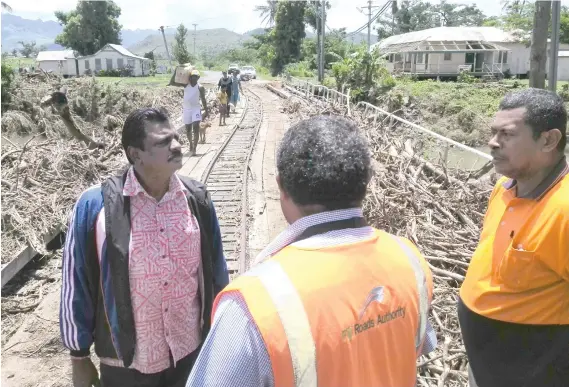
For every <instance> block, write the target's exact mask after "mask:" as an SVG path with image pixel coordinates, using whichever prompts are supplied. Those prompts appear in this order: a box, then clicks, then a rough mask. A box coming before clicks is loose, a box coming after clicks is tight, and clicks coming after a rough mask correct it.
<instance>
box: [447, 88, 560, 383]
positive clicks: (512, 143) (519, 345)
mask: <svg viewBox="0 0 569 387" xmlns="http://www.w3.org/2000/svg"><path fill="white" fill-rule="evenodd" d="M491 129H492V135H491V139H490V142H489V143H488V145H489V146H490V150H491V153H492V157H493V163H494V167H495V169H496V172H498V173H500V174H502V175H503V177H502V178H500V179H499V180H498V182H497V183H496V186H495V187H494V190H493V192H492V194H491V195H490V200H489V202H488V209H487V211H486V216H485V218H484V225H483V228H482V233H481V236H480V241H479V244H478V247H477V249H476V251H475V252H474V255H473V256H472V259H471V261H470V266H469V268H468V271H467V273H466V278H465V280H464V283H463V284H462V286H461V288H460V298H459V303H458V317H459V321H460V327H461V331H462V337H463V340H464V347H465V349H466V354H467V356H468V360H469V363H470V370H469V372H470V386H471V387H476V386H479V387H504V386H518V387H538V386H548V387H561V386H569V165H567V160H566V157H565V156H564V150H565V146H566V142H567V111H566V109H565V105H564V102H563V99H562V98H561V97H559V96H558V95H557V94H555V93H552V92H549V91H546V90H540V89H533V88H530V89H525V90H523V91H519V92H514V93H510V94H508V95H506V96H505V97H504V99H503V100H502V102H501V103H500V106H499V111H498V112H497V113H496V116H495V118H494V122H493V123H492V126H491Z"/></svg>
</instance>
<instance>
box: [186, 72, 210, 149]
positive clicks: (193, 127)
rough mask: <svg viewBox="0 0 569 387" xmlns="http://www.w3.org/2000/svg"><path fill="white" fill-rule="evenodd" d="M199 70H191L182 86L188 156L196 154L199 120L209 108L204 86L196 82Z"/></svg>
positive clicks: (205, 116)
mask: <svg viewBox="0 0 569 387" xmlns="http://www.w3.org/2000/svg"><path fill="white" fill-rule="evenodd" d="M199 78H200V72H199V71H198V70H192V72H191V73H190V82H189V83H188V85H187V86H186V87H185V88H184V104H183V119H184V125H185V126H186V134H187V135H188V141H189V142H190V156H195V155H196V149H197V147H198V141H199V135H200V122H201V121H202V119H205V118H207V116H208V115H209V110H208V107H207V101H206V99H205V88H204V87H203V86H202V85H201V84H199V83H198V80H199ZM200 100H201V103H202V105H203V107H204V114H203V117H202V111H201V107H200Z"/></svg>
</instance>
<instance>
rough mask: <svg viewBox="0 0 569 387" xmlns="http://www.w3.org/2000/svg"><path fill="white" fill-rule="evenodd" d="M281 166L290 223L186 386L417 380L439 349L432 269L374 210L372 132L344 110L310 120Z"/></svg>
mask: <svg viewBox="0 0 569 387" xmlns="http://www.w3.org/2000/svg"><path fill="white" fill-rule="evenodd" d="M277 169H278V177H277V182H278V185H279V190H280V201H281V208H282V211H283V214H284V216H285V218H286V220H287V221H288V223H289V224H290V226H289V227H288V228H287V229H286V230H285V231H284V232H282V233H281V234H280V235H279V236H278V237H277V238H276V239H275V240H274V241H273V242H272V243H271V244H270V245H269V246H268V247H266V248H265V250H263V252H261V254H260V255H259V256H258V257H257V259H256V262H255V263H256V264H255V266H254V267H253V268H252V269H251V270H249V271H248V272H246V273H245V274H243V275H241V276H240V277H239V278H237V279H236V280H235V281H234V282H233V283H231V284H229V285H228V286H227V287H226V288H225V289H224V290H223V291H222V292H221V293H220V294H219V296H218V297H217V298H216V300H215V302H214V310H213V326H212V329H211V331H210V334H209V336H208V337H207V339H206V341H205V343H204V345H203V348H202V350H201V353H200V355H199V357H198V359H197V361H196V365H195V366H194V369H193V372H192V373H191V375H190V377H189V379H188V383H187V385H186V386H188V387H189V386H208V387H209V386H217V387H220V386H239V387H248V386H250V387H254V386H255V387H256V386H282V387H294V386H315V387H316V386H325V387H334V386H339V387H340V386H341V387H349V386H366V387H372V386H385V387H412V386H414V385H415V383H416V374H417V371H416V360H417V357H418V356H419V355H420V354H421V353H428V352H430V351H431V350H432V349H434V347H435V346H436V336H435V334H434V331H433V330H432V328H431V326H430V325H429V323H428V320H427V314H428V310H429V307H430V302H431V297H432V276H431V273H430V270H429V268H428V265H427V263H426V262H425V260H424V259H423V258H422V256H421V255H420V253H419V251H418V250H417V248H416V247H415V246H414V245H413V244H412V243H411V242H410V241H408V240H407V239H405V238H401V237H396V236H394V235H390V234H388V233H386V232H383V231H380V230H377V229H374V228H373V227H370V226H368V225H367V224H366V222H365V220H364V218H363V214H362V209H361V204H362V201H363V199H364V196H365V194H366V190H367V185H368V182H369V180H370V177H371V173H372V171H371V156H370V151H369V149H368V145H367V143H366V141H365V139H364V138H363V136H361V135H360V134H359V133H358V128H357V127H356V126H355V125H354V124H353V123H352V122H351V121H348V120H346V119H344V118H342V117H331V116H319V117H313V118H310V119H308V120H304V121H301V122H300V123H298V124H296V125H295V126H294V127H292V128H290V129H289V130H288V131H287V133H286V134H285V136H284V138H283V140H282V143H281V145H280V148H279V150H278V155H277Z"/></svg>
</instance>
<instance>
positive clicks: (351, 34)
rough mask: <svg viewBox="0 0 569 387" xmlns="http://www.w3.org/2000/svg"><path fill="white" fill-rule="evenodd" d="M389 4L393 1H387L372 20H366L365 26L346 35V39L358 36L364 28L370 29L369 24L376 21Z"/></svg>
mask: <svg viewBox="0 0 569 387" xmlns="http://www.w3.org/2000/svg"><path fill="white" fill-rule="evenodd" d="M391 3H393V0H388V1H387V2H386V3H385V4H384V5H383V7H381V9H380V10H379V11H378V12H377V13H376V14H375V15H374V16H373V17H372V18H370V19H368V22H367V23H366V24H364V25H363V26H361V27H360V28H358V29H357V30H355V31H352V32H350V33H349V34H347V35H346V38H350V37H352V36H355V35H357V34H359V33H360V32H362V31H363V30H365V29H366V28H371V24H372V23H373V22H374V21H376V20H377V19H378V18H379V17H380V16H381V15H382V14H383V13H384V12H385V11H386V10H387V8H388V7H389V6H390V5H391Z"/></svg>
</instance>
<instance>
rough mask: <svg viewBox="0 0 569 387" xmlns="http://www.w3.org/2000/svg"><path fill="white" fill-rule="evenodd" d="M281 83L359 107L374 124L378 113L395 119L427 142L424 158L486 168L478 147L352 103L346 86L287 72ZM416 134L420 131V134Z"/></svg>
mask: <svg viewBox="0 0 569 387" xmlns="http://www.w3.org/2000/svg"><path fill="white" fill-rule="evenodd" d="M283 83H284V84H285V85H287V86H289V87H290V88H292V89H293V90H296V94H298V95H299V96H303V97H304V98H306V99H308V100H310V99H312V98H316V99H319V100H323V101H326V102H328V103H331V104H333V105H334V104H339V105H341V106H346V107H347V108H348V112H351V111H352V109H355V110H356V111H359V112H360V113H361V114H362V117H363V118H364V119H367V120H368V121H370V120H371V121H372V122H373V123H374V124H377V123H378V120H379V119H380V116H383V117H384V118H383V119H381V121H382V122H384V121H385V120H387V119H388V120H389V122H390V123H391V124H393V123H394V122H398V123H399V124H401V126H403V127H405V128H407V130H409V135H410V136H411V137H414V138H415V140H418V139H421V140H422V141H423V142H424V143H426V144H427V145H426V146H425V149H426V150H425V154H424V156H426V157H427V158H429V159H431V160H433V159H435V158H436V159H437V160H436V161H437V162H440V163H443V164H445V165H446V166H448V167H459V168H462V169H472V170H474V169H479V168H482V167H484V166H486V169H487V170H490V169H491V168H490V165H489V162H490V161H491V160H492V156H490V155H489V154H488V153H485V152H483V151H481V150H479V149H476V148H472V147H469V146H467V145H464V144H462V143H460V142H458V141H455V140H453V139H451V138H448V137H446V136H443V135H442V134H440V133H437V132H435V131H433V130H431V129H427V128H425V127H423V126H421V125H417V124H415V123H413V122H411V121H409V120H406V119H404V118H401V117H399V116H397V115H395V114H393V113H390V112H388V111H386V110H384V109H382V108H379V107H377V106H374V105H372V104H370V103H369V102H364V101H360V102H358V103H356V105H355V107H354V106H353V103H351V101H350V90H348V91H347V93H342V92H339V91H337V90H334V89H330V88H328V87H326V86H322V85H315V84H313V83H311V82H309V81H306V80H303V79H299V78H296V77H293V76H290V75H285V76H284V77H283ZM418 134H421V135H420V136H419V135H418Z"/></svg>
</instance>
